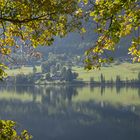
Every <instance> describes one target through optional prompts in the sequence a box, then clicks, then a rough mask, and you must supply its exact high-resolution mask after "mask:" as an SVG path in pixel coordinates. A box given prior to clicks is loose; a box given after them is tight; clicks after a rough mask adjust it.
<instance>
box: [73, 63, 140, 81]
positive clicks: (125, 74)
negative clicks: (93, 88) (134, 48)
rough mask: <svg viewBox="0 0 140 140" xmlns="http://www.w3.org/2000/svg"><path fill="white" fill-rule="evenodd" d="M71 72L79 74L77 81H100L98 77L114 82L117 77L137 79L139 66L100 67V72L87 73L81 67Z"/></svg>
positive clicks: (125, 64) (74, 68) (139, 70)
mask: <svg viewBox="0 0 140 140" xmlns="http://www.w3.org/2000/svg"><path fill="white" fill-rule="evenodd" d="M73 71H74V72H77V73H78V74H79V76H78V80H82V81H90V78H91V77H94V80H95V81H100V75H101V74H103V75H104V76H105V80H110V79H111V78H112V79H113V80H114V81H115V80H116V76H117V75H119V76H120V77H121V79H122V80H126V78H127V79H128V80H132V79H137V77H138V73H139V72H140V64H138V63H137V64H130V63H122V64H120V65H112V66H110V67H102V68H101V70H91V71H87V70H84V68H81V67H73Z"/></svg>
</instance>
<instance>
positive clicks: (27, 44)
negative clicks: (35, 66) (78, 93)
mask: <svg viewBox="0 0 140 140" xmlns="http://www.w3.org/2000/svg"><path fill="white" fill-rule="evenodd" d="M139 5H140V3H139V0H96V1H95V0H0V57H1V62H0V76H1V78H3V77H4V76H5V73H4V69H5V68H6V66H5V65H4V64H3V62H2V59H3V57H6V58H7V59H8V60H9V61H12V58H11V54H12V53H14V51H15V50H16V49H20V48H23V47H24V48H28V49H29V52H31V49H32V47H34V48H36V47H37V46H39V45H40V46H48V45H51V44H52V43H53V41H54V37H55V36H61V37H63V36H65V35H66V34H68V33H69V32H72V31H75V30H76V29H81V31H82V32H83V33H85V32H86V29H85V28H84V27H81V25H82V23H83V19H85V20H86V21H89V20H91V19H92V23H93V24H94V25H93V26H95V25H97V26H96V28H95V32H96V33H98V39H97V41H96V43H95V46H93V47H91V48H90V49H89V50H87V51H86V59H85V62H86V68H87V69H94V68H98V67H100V66H101V65H102V64H103V63H107V62H111V61H112V58H111V57H108V56H106V55H105V54H106V52H107V51H114V50H115V47H116V44H117V43H118V42H119V41H120V39H121V38H122V37H125V36H128V35H130V34H133V33H134V32H137V36H136V37H133V38H132V45H131V46H130V48H129V53H130V54H131V55H132V56H133V60H134V61H138V62H140V36H139V30H140V28H139V26H140V7H139ZM19 44H20V45H19Z"/></svg>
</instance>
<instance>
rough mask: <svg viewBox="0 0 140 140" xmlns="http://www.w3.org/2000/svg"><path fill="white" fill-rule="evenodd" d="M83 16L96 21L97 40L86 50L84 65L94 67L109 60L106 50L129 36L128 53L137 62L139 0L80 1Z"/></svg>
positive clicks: (138, 49) (138, 53) (138, 54)
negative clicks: (82, 4)
mask: <svg viewBox="0 0 140 140" xmlns="http://www.w3.org/2000/svg"><path fill="white" fill-rule="evenodd" d="M79 1H80V2H83V3H84V6H83V8H82V9H80V10H81V11H82V12H83V14H84V17H85V19H86V18H92V21H93V24H96V27H95V32H96V33H97V34H98V39H97V41H96V43H95V46H93V47H91V48H90V49H89V50H87V51H86V56H87V58H86V60H85V62H86V64H87V65H86V68H87V69H94V68H98V67H100V66H101V65H102V64H103V63H107V62H111V61H112V60H113V58H112V57H109V56H107V52H108V51H114V50H115V48H116V44H117V43H119V41H120V40H121V38H123V37H126V36H128V35H130V36H132V37H131V42H132V44H131V46H130V48H129V54H131V55H132V57H133V61H134V62H135V61H136V62H140V34H139V32H140V2H139V0H96V1H95V0H79ZM134 32H135V34H136V36H134Z"/></svg>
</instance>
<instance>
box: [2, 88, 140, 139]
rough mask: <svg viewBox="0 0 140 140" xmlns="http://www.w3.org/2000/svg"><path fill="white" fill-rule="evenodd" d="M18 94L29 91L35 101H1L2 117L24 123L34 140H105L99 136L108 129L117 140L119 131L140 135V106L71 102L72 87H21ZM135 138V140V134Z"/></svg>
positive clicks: (73, 93)
mask: <svg viewBox="0 0 140 140" xmlns="http://www.w3.org/2000/svg"><path fill="white" fill-rule="evenodd" d="M10 90H12V88H9V92H11V91H10ZM13 90H15V89H13ZM16 91H18V92H19V91H20V92H21V93H19V94H22V93H24V92H28V93H29V94H31V95H32V96H33V97H34V96H35V98H33V101H31V102H20V101H17V100H9V101H6V100H0V114H1V118H4V119H13V120H16V121H18V122H19V123H21V124H24V128H27V129H29V128H31V130H32V132H31V134H32V135H33V136H34V137H35V138H36V137H37V134H39V135H40V138H36V139H44V137H45V138H46V139H49V140H54V137H55V138H57V139H59V138H58V137H59V136H60V135H61V136H66V137H65V139H66V138H67V137H68V136H69V137H70V138H71V137H72V136H73V137H74V136H75V135H76V136H78V137H79V139H80V140H83V139H84V140H85V137H83V136H84V135H86V137H88V136H90V137H89V138H93V137H95V139H98V140H101V139H102V138H103V137H102V138H99V135H98V136H97V135H96V134H99V133H100V134H102V133H103V134H104V131H105V130H109V132H108V131H106V135H108V136H110V137H111V136H112V137H113V136H114V137H116V139H117V138H118V137H117V134H116V130H117V132H118V133H120V134H122V133H127V134H128V135H129V133H128V132H130V131H131V132H133V131H134V130H136V131H137V132H140V127H139V126H140V113H137V112H136V111H138V110H139V112H140V107H135V109H134V106H127V107H122V106H119V107H112V106H111V105H110V104H108V103H105V102H98V103H97V102H94V101H88V102H72V97H73V96H77V94H78V92H77V91H78V90H77V88H76V87H72V86H53V87H51V86H48V87H47V86H46V87H40V88H39V87H34V88H33V87H32V88H31V89H30V88H26V87H24V88H19V87H18V89H16ZM99 94H100V93H99ZM38 95H40V96H41V102H36V97H37V96H38ZM112 128H114V129H112ZM91 130H92V132H91ZM93 132H96V133H93ZM131 135H132V133H131ZM137 136H139V137H140V133H137ZM133 138H134V139H135V136H134V135H133ZM118 139H119V140H122V139H121V138H118ZM61 140H64V139H63V138H62V139H61ZM74 140H75V139H74ZM123 140H124V139H123ZM128 140H130V139H128ZM131 140H132V139H131Z"/></svg>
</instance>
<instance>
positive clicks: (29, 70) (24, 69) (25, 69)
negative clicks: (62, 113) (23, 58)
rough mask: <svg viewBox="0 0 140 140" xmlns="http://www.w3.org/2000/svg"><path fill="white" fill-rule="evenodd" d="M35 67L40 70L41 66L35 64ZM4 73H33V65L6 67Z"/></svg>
mask: <svg viewBox="0 0 140 140" xmlns="http://www.w3.org/2000/svg"><path fill="white" fill-rule="evenodd" d="M36 68H37V72H41V67H40V66H36ZM6 73H7V74H8V75H9V76H14V75H17V74H25V75H27V74H30V73H33V67H24V66H23V67H21V68H19V69H8V70H6Z"/></svg>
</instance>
